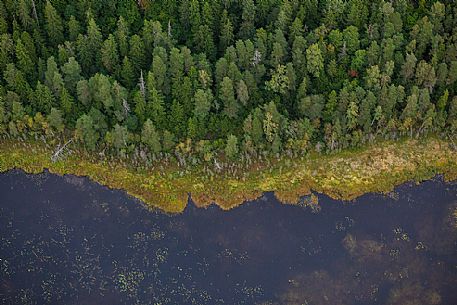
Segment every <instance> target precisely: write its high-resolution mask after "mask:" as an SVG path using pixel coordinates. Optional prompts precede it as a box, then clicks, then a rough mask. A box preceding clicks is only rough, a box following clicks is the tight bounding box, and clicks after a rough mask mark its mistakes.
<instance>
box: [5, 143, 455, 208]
mask: <svg viewBox="0 0 457 305" xmlns="http://www.w3.org/2000/svg"><path fill="white" fill-rule="evenodd" d="M50 156H51V150H50V149H48V148H46V146H45V145H44V144H42V143H38V142H27V143H25V144H24V143H19V142H14V141H2V142H0V171H2V172H4V171H7V170H10V169H13V168H20V169H23V170H25V171H26V172H28V173H39V172H42V171H43V170H44V169H45V168H47V169H49V171H50V172H52V173H56V174H59V175H63V174H74V175H78V176H87V177H89V178H90V179H92V180H94V181H96V182H98V183H100V184H103V185H106V186H109V187H111V188H116V189H123V190H125V191H126V192H127V193H129V194H131V195H132V196H134V197H137V198H139V199H141V200H142V201H144V202H145V203H147V204H148V205H150V206H151V207H157V208H160V209H162V210H164V211H166V212H172V213H175V212H181V211H183V210H184V208H185V205H186V203H187V194H188V192H190V193H192V198H193V200H194V201H195V202H196V204H197V205H199V206H207V205H208V204H210V203H212V202H216V203H217V204H218V205H219V206H221V207H222V208H223V209H230V208H233V207H235V206H237V205H239V204H241V203H243V202H244V201H246V200H250V199H255V198H257V197H259V196H261V194H262V193H263V192H265V191H275V192H276V195H277V197H278V198H279V199H280V200H281V201H283V202H288V203H296V202H298V199H299V197H300V196H302V195H306V194H309V193H310V191H311V190H314V191H317V192H321V193H325V194H327V195H329V196H331V197H333V198H336V199H347V200H350V199H353V198H356V197H358V196H360V195H362V194H364V193H367V192H389V191H391V190H392V189H393V188H394V187H395V186H396V185H399V184H401V183H403V182H406V181H408V180H415V181H422V180H426V179H430V178H431V177H433V176H434V175H436V174H444V175H445V177H446V178H447V179H449V180H454V179H456V178H457V152H455V151H453V150H452V149H451V148H450V146H449V144H448V143H447V142H445V141H443V140H440V139H436V138H433V137H430V138H428V139H427V140H425V141H422V142H418V141H415V140H403V141H399V142H379V143H377V144H376V145H373V146H371V147H366V148H361V149H356V150H350V151H349V150H348V151H343V152H340V153H337V154H332V155H317V154H311V155H310V156H308V157H306V158H304V159H303V160H301V159H292V160H291V159H289V160H285V159H284V160H269V162H268V163H270V165H267V164H256V165H253V166H251V168H250V169H246V170H245V172H244V173H243V174H242V175H240V177H234V176H232V175H230V174H228V173H223V174H221V175H218V176H214V177H209V176H208V175H206V174H205V173H204V171H203V169H202V168H201V166H197V167H195V168H192V169H191V170H188V171H186V172H185V173H184V174H183V173H180V172H179V170H178V169H177V168H176V167H174V166H171V165H169V166H168V167H165V169H164V170H163V173H161V172H159V171H157V170H153V169H135V168H134V167H133V166H131V165H129V164H125V162H122V161H116V162H114V161H106V160H98V159H97V158H95V156H92V155H88V154H86V153H84V152H82V151H79V152H75V153H74V154H72V155H71V156H70V157H67V158H65V159H63V160H60V161H58V162H55V163H53V162H51V160H50Z"/></svg>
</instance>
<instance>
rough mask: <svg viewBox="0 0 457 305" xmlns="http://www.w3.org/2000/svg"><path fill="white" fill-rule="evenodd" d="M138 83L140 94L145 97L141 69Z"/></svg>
mask: <svg viewBox="0 0 457 305" xmlns="http://www.w3.org/2000/svg"><path fill="white" fill-rule="evenodd" d="M138 85H139V86H140V92H141V95H142V96H143V97H145V96H146V88H145V85H144V78H143V70H141V74H140V82H139V84H138Z"/></svg>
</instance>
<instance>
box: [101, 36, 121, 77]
mask: <svg viewBox="0 0 457 305" xmlns="http://www.w3.org/2000/svg"><path fill="white" fill-rule="evenodd" d="M101 59H102V63H103V66H104V67H105V69H106V71H108V72H109V73H110V74H114V73H115V72H116V71H117V70H118V69H119V53H118V51H117V43H116V39H115V38H114V36H113V35H112V34H110V35H109V36H108V39H106V40H105V41H104V42H103V47H102V49H101Z"/></svg>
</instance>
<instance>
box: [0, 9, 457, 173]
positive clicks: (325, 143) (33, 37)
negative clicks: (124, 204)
mask: <svg viewBox="0 0 457 305" xmlns="http://www.w3.org/2000/svg"><path fill="white" fill-rule="evenodd" d="M0 72H1V73H0V137H1V138H3V139H16V140H19V141H27V140H30V139H35V140H43V141H48V142H49V141H54V142H55V143H58V142H64V141H67V140H68V139H74V142H75V143H76V144H77V145H80V146H81V147H83V148H84V149H85V150H87V151H89V152H93V153H99V154H106V155H110V156H115V157H116V158H133V159H136V160H142V162H143V161H144V162H145V163H147V164H151V163H152V162H156V161H159V160H161V159H164V158H167V159H168V158H170V157H171V156H173V158H175V157H176V159H177V160H178V161H179V162H180V163H183V162H185V160H192V162H194V163H199V162H213V160H214V159H215V158H223V159H225V160H231V161H232V162H251V161H252V160H258V159H259V158H266V157H270V156H279V155H281V156H289V157H297V156H302V155H304V154H306V153H308V152H310V151H317V152H322V153H329V152H332V151H339V150H341V149H346V148H350V147H359V146H362V145H365V144H368V143H372V142H375V141H377V140H378V139H400V138H404V137H410V138H423V137H426V136H428V135H430V134H434V135H438V136H440V137H450V138H452V137H455V136H456V134H457V4H456V3H455V1H452V0H449V1H445V0H442V1H425V0H419V1H411V0H393V1H384V0H372V1H365V0H323V1H318V0H256V1H254V0H179V1H178V0H163V1H152V0H150V1H148V0H138V1H133V0H117V1H114V0H98V1H92V0H78V1H74V0H73V1H68V0H52V1H49V0H48V1H41V0H2V1H1V2H0Z"/></svg>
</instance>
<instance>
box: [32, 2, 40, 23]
mask: <svg viewBox="0 0 457 305" xmlns="http://www.w3.org/2000/svg"><path fill="white" fill-rule="evenodd" d="M31 1H32V10H33V16H34V17H35V20H36V22H37V23H39V22H38V15H37V13H36V7H35V0H31Z"/></svg>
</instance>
